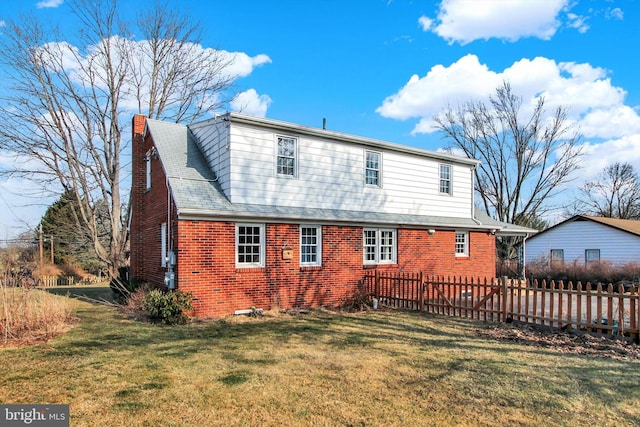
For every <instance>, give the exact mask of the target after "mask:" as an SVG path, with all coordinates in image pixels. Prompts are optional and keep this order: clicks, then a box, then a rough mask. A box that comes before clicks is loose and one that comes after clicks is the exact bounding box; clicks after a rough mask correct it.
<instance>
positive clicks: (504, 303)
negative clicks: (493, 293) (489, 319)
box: [499, 276, 509, 322]
mask: <svg viewBox="0 0 640 427" xmlns="http://www.w3.org/2000/svg"><path fill="white" fill-rule="evenodd" d="M508 282H509V278H508V277H507V276H503V277H502V315H501V316H500V317H499V319H501V320H502V321H503V322H506V321H507V316H508V314H507V284H508Z"/></svg>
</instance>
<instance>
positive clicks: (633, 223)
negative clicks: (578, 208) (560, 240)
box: [539, 215, 640, 236]
mask: <svg viewBox="0 0 640 427" xmlns="http://www.w3.org/2000/svg"><path fill="white" fill-rule="evenodd" d="M574 221H593V222H597V223H599V224H603V225H606V226H608V227H612V228H615V229H618V230H620V231H624V232H627V233H631V234H635V235H637V236H640V221H638V220H633V219H618V218H607V217H603V216H591V215H574V216H572V217H571V218H569V219H566V220H564V221H562V222H560V223H558V224H556V225H554V226H552V227H549V228H547V229H545V230H544V231H541V232H540V233H539V234H543V233H546V232H547V231H549V230H552V229H554V228H556V227H559V226H561V225H563V224H567V223H569V222H574Z"/></svg>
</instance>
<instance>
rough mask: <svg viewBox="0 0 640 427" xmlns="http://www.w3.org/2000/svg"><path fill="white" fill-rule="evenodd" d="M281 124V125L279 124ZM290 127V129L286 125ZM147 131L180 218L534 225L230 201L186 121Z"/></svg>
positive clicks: (517, 230) (519, 230)
mask: <svg viewBox="0 0 640 427" xmlns="http://www.w3.org/2000/svg"><path fill="white" fill-rule="evenodd" d="M230 117H231V118H232V119H234V118H235V119H236V120H238V121H241V122H247V121H248V120H249V117H250V116H245V115H239V114H233V115H231V116H230ZM255 120H257V122H258V124H260V125H264V126H267V127H274V128H277V129H282V128H283V127H284V128H286V127H287V126H288V127H295V129H296V131H298V132H300V133H302V131H301V130H304V131H305V132H307V133H309V134H311V133H313V132H315V133H317V134H319V135H322V136H324V137H329V136H327V135H330V137H331V138H333V139H336V140H341V141H342V140H348V141H350V142H353V143H361V144H365V145H366V144H369V145H372V144H375V145H376V146H377V147H379V148H387V149H393V150H396V151H405V152H410V153H414V154H421V155H429V156H432V157H436V158H440V159H448V160H455V161H458V162H460V163H463V164H473V165H475V164H477V163H478V161H476V160H469V159H464V158H459V157H455V156H450V155H446V154H442V153H434V152H427V151H426V150H420V149H414V148H411V147H404V146H400V145H397V144H390V143H384V142H380V141H375V140H370V139H367V138H360V137H355V136H349V135H346V134H339V133H337V132H331V131H325V130H313V128H306V127H301V126H297V125H292V124H286V123H285V122H278V121H275V120H268V119H257V118H255ZM277 126H280V127H277ZM288 130H291V129H288ZM146 132H147V133H150V134H151V137H152V138H153V141H154V144H155V146H156V149H157V151H158V155H159V157H160V159H161V163H162V165H163V168H164V172H165V175H166V176H167V181H168V185H169V188H170V190H171V194H172V197H173V200H174V203H175V205H176V208H177V213H178V217H179V218H180V219H211V218H216V219H220V220H237V219H246V220H252V219H256V220H257V219H261V220H264V219H269V220H271V221H273V222H278V221H287V222H290V221H292V220H303V221H317V222H332V223H336V222H337V223H341V222H344V223H361V224H373V223H375V224H384V225H393V226H412V227H424V228H430V227H439V228H457V227H459V228H466V229H483V230H495V231H496V233H497V234H505V233H506V234H513V235H516V234H517V235H522V234H531V233H535V232H536V230H532V229H528V228H525V227H518V226H515V225H512V224H506V223H503V222H499V221H495V220H493V219H491V218H489V216H488V215H486V214H485V215H483V214H480V213H477V214H476V217H475V218H456V217H441V216H431V215H410V214H389V213H382V212H371V211H367V212H363V211H350V210H340V209H316V208H299V207H287V206H270V205H253V204H238V203H233V204H232V203H231V202H230V201H229V199H228V198H227V197H226V196H225V195H224V193H223V191H222V189H221V187H220V185H219V183H218V182H217V180H216V176H215V174H214V172H213V171H212V170H211V168H210V167H209V166H208V164H207V162H206V160H205V157H204V155H203V153H202V151H201V150H200V148H199V146H198V144H197V141H196V139H195V137H194V136H193V135H192V133H191V131H190V130H189V127H188V126H185V125H181V124H176V123H167V122H162V121H158V120H151V119H149V120H147V124H146Z"/></svg>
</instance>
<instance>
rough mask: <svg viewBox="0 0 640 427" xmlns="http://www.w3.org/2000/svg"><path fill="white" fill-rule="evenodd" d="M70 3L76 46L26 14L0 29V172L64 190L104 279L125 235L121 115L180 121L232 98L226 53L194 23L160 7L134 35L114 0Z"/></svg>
mask: <svg viewBox="0 0 640 427" xmlns="http://www.w3.org/2000/svg"><path fill="white" fill-rule="evenodd" d="M70 8H71V11H72V13H73V14H74V15H75V17H76V18H77V24H78V28H79V30H78V31H77V32H75V33H73V34H72V35H71V36H72V37H73V39H72V40H73V42H75V43H76V44H77V45H78V46H79V47H78V46H76V45H73V44H72V42H65V41H60V40H66V39H65V38H64V37H63V35H62V34H61V33H60V31H59V30H57V29H51V30H50V29H48V28H46V27H45V26H44V25H43V24H41V23H40V22H39V21H37V20H36V19H34V18H24V19H22V20H21V21H20V22H19V23H11V22H8V23H7V24H6V26H5V27H4V29H3V32H4V34H3V37H1V38H0V63H2V65H3V67H4V70H5V71H4V72H5V73H6V77H7V78H8V79H9V80H10V81H11V87H10V88H9V90H8V92H6V93H8V95H5V96H3V97H2V98H1V99H0V122H1V123H2V124H3V126H2V127H1V128H0V149H2V150H3V151H5V152H6V153H10V154H12V155H13V156H14V158H15V167H14V168H13V169H12V170H8V171H3V173H5V174H12V175H14V176H18V177H21V178H29V179H32V180H34V181H36V182H37V183H39V184H41V185H42V186H43V187H44V188H47V189H49V190H53V191H55V192H56V193H57V194H62V193H65V192H69V193H70V194H72V195H73V197H74V198H75V203H73V206H74V212H73V219H74V220H75V222H76V224H77V226H78V227H82V228H85V229H86V231H87V232H88V233H89V235H90V236H91V241H92V244H93V247H94V249H95V251H96V254H97V256H98V257H99V258H100V259H101V260H102V261H103V262H105V263H106V264H107V267H108V270H109V273H110V274H111V275H112V277H114V276H115V275H116V274H117V271H118V267H119V266H121V265H122V263H123V262H124V260H125V247H126V243H127V233H126V223H127V221H128V218H127V216H128V214H127V210H126V209H125V208H124V207H123V205H124V204H125V203H124V202H125V197H123V189H122V184H123V180H124V178H126V176H123V174H122V170H123V161H122V153H123V151H124V150H125V148H126V142H128V140H127V135H128V133H127V132H126V129H127V127H128V126H129V123H130V118H131V115H132V114H133V113H136V112H138V113H142V114H145V115H147V116H148V117H150V118H162V119H173V120H175V121H187V122H190V121H193V120H195V119H196V118H199V117H202V116H203V115H205V114H207V113H210V112H211V111H215V110H217V109H219V108H220V106H221V105H224V104H225V103H227V102H228V101H229V100H230V98H231V97H232V96H230V95H228V94H229V93H230V91H229V89H230V87H231V84H232V82H233V79H234V76H233V75H231V74H230V73H229V72H227V68H228V67H229V66H230V65H231V64H232V62H233V59H234V58H233V56H232V55H231V54H228V53H227V52H224V51H220V50H215V49H205V48H202V47H201V44H200V39H199V26H198V24H192V23H191V22H192V21H193V20H192V19H191V18H189V17H187V16H183V15H179V14H177V13H175V12H172V11H171V10H170V9H169V8H168V7H166V5H162V4H156V6H155V7H154V8H151V9H149V10H148V12H147V13H146V14H145V15H143V16H141V17H140V18H139V25H138V30H139V31H141V33H142V36H143V37H144V39H143V40H138V41H136V40H134V39H133V37H132V36H131V35H130V34H131V33H130V31H129V29H128V28H129V25H130V23H127V22H124V21H122V20H120V19H119V16H118V4H117V0H107V1H105V0H72V1H71V5H70ZM123 135H125V139H124V140H123ZM100 203H106V204H107V207H108V209H107V210H108V213H109V218H108V221H107V222H108V225H109V229H110V230H109V238H108V239H107V241H106V243H105V240H104V239H101V238H100V233H101V230H103V226H101V224H100V222H101V221H100V220H99V211H100V210H101V208H100ZM103 209H104V207H102V210H103Z"/></svg>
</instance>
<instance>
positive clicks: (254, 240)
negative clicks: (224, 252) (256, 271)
mask: <svg viewBox="0 0 640 427" xmlns="http://www.w3.org/2000/svg"><path fill="white" fill-rule="evenodd" d="M264 260H265V232H264V224H236V266H237V267H264Z"/></svg>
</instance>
